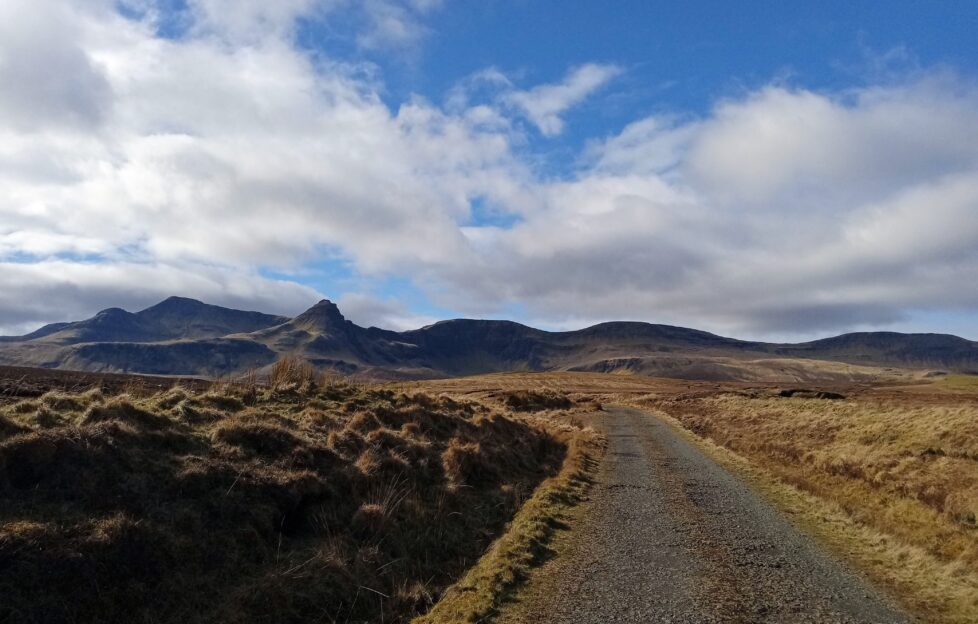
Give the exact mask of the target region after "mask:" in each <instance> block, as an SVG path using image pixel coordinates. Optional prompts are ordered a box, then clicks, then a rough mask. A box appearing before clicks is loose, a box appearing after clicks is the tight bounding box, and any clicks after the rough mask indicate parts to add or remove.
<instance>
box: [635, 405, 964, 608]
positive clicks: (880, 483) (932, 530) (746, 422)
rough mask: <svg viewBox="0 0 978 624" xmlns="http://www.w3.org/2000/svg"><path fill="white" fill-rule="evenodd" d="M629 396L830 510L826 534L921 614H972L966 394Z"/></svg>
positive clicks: (826, 536)
mask: <svg viewBox="0 0 978 624" xmlns="http://www.w3.org/2000/svg"><path fill="white" fill-rule="evenodd" d="M636 403H637V404H639V405H643V406H647V407H653V408H656V409H658V410H661V411H663V412H665V413H666V414H668V415H670V416H672V417H673V418H675V419H676V420H677V421H678V423H679V424H681V425H682V426H683V427H685V428H686V429H688V430H689V431H691V432H693V433H695V434H696V435H698V436H700V437H703V438H706V439H708V440H710V441H712V442H714V443H716V444H717V445H719V446H721V447H723V448H726V449H729V450H730V451H733V452H734V453H736V454H737V455H738V456H740V457H743V458H745V459H746V460H747V461H748V462H749V463H750V464H751V465H752V466H756V467H758V468H760V469H762V470H763V471H765V472H766V473H768V474H770V475H772V476H774V477H775V478H777V479H778V480H779V481H780V482H782V483H784V484H787V485H788V486H791V487H793V488H796V489H797V490H799V491H800V492H801V495H803V496H806V497H810V498H811V499H812V500H816V501H821V506H822V508H823V510H824V513H825V514H828V515H832V514H836V516H837V517H835V519H834V520H831V521H825V522H821V523H820V527H821V528H820V529H819V531H820V532H821V533H822V534H823V536H824V537H825V538H826V539H827V541H829V542H830V543H834V544H836V545H837V546H838V547H839V548H840V549H842V550H845V551H847V552H848V554H850V555H851V556H853V557H855V559H856V561H857V563H860V564H862V566H863V567H864V568H865V569H867V571H868V572H869V573H870V574H871V575H872V576H873V577H874V578H875V579H876V580H877V581H879V582H881V583H883V584H884V585H887V586H889V587H890V588H891V589H893V590H894V593H895V595H897V596H899V597H900V598H901V599H902V600H903V601H904V602H905V604H907V605H908V606H909V607H910V608H911V609H913V610H914V611H916V612H918V613H920V614H922V615H923V616H924V617H925V618H926V619H927V621H933V622H974V621H978V527H976V520H975V518H976V515H978V408H976V406H975V405H974V404H973V403H968V402H962V403H955V402H954V400H953V399H942V400H941V401H939V402H936V403H935V401H934V400H932V399H931V400H926V401H924V400H920V401H918V402H914V400H912V399H907V400H902V401H899V400H895V399H872V398H860V399H849V400H837V401H825V400H812V399H797V398H790V399H788V398H771V397H764V396H758V397H755V398H750V397H747V396H742V395H735V394H724V395H720V396H702V397H695V398H690V397H680V398H663V397H648V398H646V399H644V400H642V399H640V400H638V401H636ZM796 498H798V497H796ZM782 499H784V497H783V496H782ZM799 500H800V498H799ZM802 508H805V509H808V510H809V511H808V512H806V513H809V515H813V514H812V512H811V505H808V507H805V505H802ZM814 515H815V516H818V515H819V514H817V513H816V514H814ZM826 527H829V528H828V529H827V528H826Z"/></svg>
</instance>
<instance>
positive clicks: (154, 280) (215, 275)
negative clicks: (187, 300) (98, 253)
mask: <svg viewBox="0 0 978 624" xmlns="http://www.w3.org/2000/svg"><path fill="white" fill-rule="evenodd" d="M0 292H4V293H16V295H17V296H15V297H3V298H2V300H0V334H9V335H20V334H23V333H26V332H28V331H32V330H34V329H36V328H37V327H38V326H39V325H41V324H44V323H54V322H59V321H73V320H81V319H84V318H88V317H89V316H91V315H92V314H93V313H94V312H96V311H98V310H101V309H103V308H105V307H109V306H111V307H120V308H124V309H127V310H129V311H136V310H141V309H143V308H146V307H148V306H150V305H153V304H155V303H158V302H160V301H161V300H163V299H165V298H166V297H168V296H170V295H173V294H180V295H182V296H185V297H193V298H196V299H200V300H202V301H206V302H208V303H213V304H215V305H224V306H227V307H232V308H238V309H248V310H258V311H261V312H269V313H277V314H283V315H295V314H298V313H299V312H301V311H302V310H304V309H306V308H308V307H309V306H311V305H312V304H314V303H315V302H316V301H318V300H319V299H320V298H321V295H320V294H319V293H317V292H316V291H315V290H313V289H312V288H308V287H305V286H301V285H299V284H295V283H292V282H286V281H281V280H272V279H267V278H264V277H261V276H259V275H256V274H254V273H250V272H247V271H238V270H227V269H217V268H208V267H201V266H199V265H195V266H175V265H165V264H159V263H152V264H144V263H125V262H119V263H107V264H95V263H83V262H72V261H63V260H45V261H40V262H35V263H29V264H25V263H15V262H0Z"/></svg>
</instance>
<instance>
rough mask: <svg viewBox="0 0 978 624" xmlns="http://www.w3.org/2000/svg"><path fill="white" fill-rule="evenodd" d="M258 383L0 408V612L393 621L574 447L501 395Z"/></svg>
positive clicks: (314, 379)
mask: <svg viewBox="0 0 978 624" xmlns="http://www.w3.org/2000/svg"><path fill="white" fill-rule="evenodd" d="M272 377H273V379H272V380H271V382H272V383H270V384H269V385H260V384H258V383H257V382H255V381H250V382H249V381H247V380H245V381H237V382H228V383H222V384H215V385H213V386H212V387H211V388H210V389H209V390H192V389H188V388H179V387H177V388H172V389H169V390H166V391H163V392H157V393H155V394H149V393H142V394H137V393H135V391H134V393H133V394H111V393H105V394H103V393H101V392H97V391H92V392H87V393H80V394H74V393H64V392H59V393H49V394H45V395H43V396H40V397H38V398H36V399H28V400H23V401H19V402H16V403H10V404H8V405H5V406H3V407H2V408H0V561H3V562H4V573H3V574H2V575H0V596H3V600H0V621H21V622H45V621H154V622H176V621H179V622H181V623H187V624H190V623H196V622H209V621H222V622H255V621H274V622H306V621H321V622H347V621H349V622H357V621H360V622H363V621H370V622H406V621H408V620H409V619H410V618H411V617H413V616H415V615H417V614H419V613H422V612H424V611H425V610H426V609H428V608H429V607H430V606H431V604H433V603H434V601H435V600H436V599H437V598H438V597H439V596H440V595H441V594H442V592H443V590H444V589H445V588H446V587H448V586H449V585H450V584H451V583H453V582H454V581H456V580H457V579H458V578H459V577H460V576H461V574H462V573H463V572H464V571H465V570H466V569H468V568H469V567H470V566H471V565H472V564H473V563H474V562H475V561H477V560H478V559H479V558H480V557H481V556H482V555H483V554H484V553H485V550H486V548H488V546H489V545H490V544H491V543H492V541H493V540H494V539H495V538H496V537H498V536H499V535H500V534H501V533H502V531H503V530H504V528H505V526H506V523H507V522H509V521H510V520H511V519H512V517H513V514H514V513H515V512H516V510H517V509H519V507H520V506H521V505H522V504H523V502H524V501H525V500H526V498H527V496H529V494H530V493H531V492H533V491H534V489H535V488H536V486H537V485H538V484H539V483H540V482H542V481H544V480H545V479H547V478H548V477H551V476H553V475H555V474H557V472H558V471H560V470H561V466H562V465H564V464H563V458H564V456H565V453H566V450H567V448H568V447H569V446H571V445H572V443H573V442H574V439H575V438H573V436H565V435H564V434H560V433H559V432H558V433H555V432H554V431H553V429H552V427H551V426H550V425H549V424H548V423H546V422H544V420H543V419H542V418H541V417H539V416H525V417H514V416H513V415H512V414H510V413H508V412H507V411H506V410H505V409H504V408H503V406H502V404H501V403H500V402H499V401H491V402H478V401H472V400H460V399H456V398H452V397H450V396H445V395H437V394H434V393H425V392H417V391H416V390H415V391H410V389H409V388H405V390H408V391H407V392H394V391H392V390H391V389H389V388H382V387H365V386H357V385H350V384H345V383H342V382H339V381H337V380H335V379H323V378H322V377H320V376H318V375H316V374H314V372H313V371H311V370H310V369H309V368H308V367H305V366H304V365H302V364H301V363H297V362H292V363H287V364H282V365H281V366H280V367H279V368H278V370H277V371H274V370H273V375H272ZM562 436H563V437H562ZM564 469H565V470H566V467H565V468H564ZM548 483H549V482H548Z"/></svg>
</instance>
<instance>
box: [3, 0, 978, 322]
mask: <svg viewBox="0 0 978 624" xmlns="http://www.w3.org/2000/svg"><path fill="white" fill-rule="evenodd" d="M975 32H978V4H976V3H974V2H964V1H961V2H956V1H951V0H949V1H945V2H933V3H922V2H915V1H910V0H894V1H892V2H886V3H880V2H870V1H868V0H865V1H862V0H855V1H853V0H848V1H845V2H842V1H838V2H836V1H831V0H827V1H824V2H817V3H785V2H767V1H758V2H730V1H704V0H699V1H690V2H683V3H675V2H670V3H666V2H651V1H647V0H646V1H638V0H619V1H617V2H614V3H608V2H598V1H596V0H595V1H590V0H577V1H574V2H568V1H567V0H563V1H557V0H484V1H480V2H474V1H473V2H467V1H463V0H360V1H355V0H279V1H276V2H265V1H264V0H118V1H111V0H73V1H71V2H65V1H64V0H0V295H2V296H0V334H20V333H24V332H27V331H30V330H33V329H36V328H37V327H39V326H41V325H43V324H45V323H50V322H56V321H64V320H77V319H81V318H86V317H88V316H91V315H92V314H93V313H95V312H97V311H98V310H100V309H103V308H106V307H122V308H125V309H129V310H138V309H141V308H143V307H146V306H149V305H152V304H153V303H155V302H157V301H159V300H161V299H163V298H165V297H167V296H170V295H181V296H188V297H195V298H198V299H201V300H204V301H207V302H210V303H215V304H219V305H226V306H231V307H237V308H244V309H257V310H261V311H266V312H274V313H280V314H290V315H291V314H297V313H299V312H301V311H302V310H304V309H306V308H308V307H309V306H311V305H312V304H314V303H315V302H316V301H318V300H319V299H321V298H329V299H331V300H333V301H336V302H337V303H338V304H339V306H340V308H341V310H342V311H343V312H344V313H345V314H346V316H347V317H348V318H350V319H351V320H353V321H355V322H357V323H359V324H361V325H376V326H380V327H387V328H392V329H407V328H414V327H419V326H422V325H425V324H427V323H430V322H433V321H435V320H439V319H444V318H455V317H470V318H509V319H513V320H517V321H520V322H524V323H527V324H530V325H534V326H537V327H541V328H545V329H555V330H557V329H573V328H579V327H584V326H587V325H591V324H594V323H597V322H602V321H607V320H640V321H649V322H656V323H667V324H673V325H681V326H687V327H696V328H699V329H704V330H708V331H713V332H716V333H720V334H724V335H729V336H736V337H742V338H754V339H768V340H805V339H810V338H815V337H821V336H827V335H833V334H838V333H843V332H847V331H863V330H894V331H927V332H931V331H932V332H948V333H955V334H958V335H962V336H965V337H968V338H971V339H978V288H976V285H978V76H976V68H978V38H976V37H975V36H974V33H975Z"/></svg>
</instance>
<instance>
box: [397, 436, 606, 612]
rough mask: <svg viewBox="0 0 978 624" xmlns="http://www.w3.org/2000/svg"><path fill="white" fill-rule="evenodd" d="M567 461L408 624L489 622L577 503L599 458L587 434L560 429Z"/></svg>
mask: <svg viewBox="0 0 978 624" xmlns="http://www.w3.org/2000/svg"><path fill="white" fill-rule="evenodd" d="M558 435H560V436H561V437H562V438H564V439H565V440H566V444H567V456H566V458H565V459H564V464H563V466H562V468H561V471H560V473H559V474H557V475H556V476H554V477H552V478H550V479H547V480H546V481H544V482H543V483H542V484H541V485H540V487H539V488H538V489H537V491H536V492H535V493H534V494H533V496H532V497H531V498H530V499H529V500H528V501H527V502H526V503H525V504H524V505H523V506H522V508H521V509H520V511H519V512H517V514H516V517H515V518H513V522H512V523H511V525H510V526H509V528H508V529H507V531H506V533H505V535H503V536H502V537H501V538H499V539H498V540H497V541H496V542H495V543H494V544H493V545H492V548H490V549H489V551H488V552H487V553H486V554H485V556H483V557H482V559H480V560H479V562H478V563H477V564H476V565H475V566H473V568H472V569H471V570H469V572H468V573H466V575H465V576H464V577H463V578H462V579H461V580H460V581H459V582H458V583H457V584H455V585H454V586H452V587H451V588H450V589H449V590H448V592H446V594H445V596H444V597H443V598H442V599H441V600H440V601H439V602H438V603H437V604H436V605H435V607H434V608H433V609H432V610H431V612H429V613H427V614H425V615H423V616H419V617H418V618H416V619H415V620H414V623H413V624H462V623H466V624H468V623H474V622H484V621H487V620H490V619H491V618H492V616H493V615H494V614H495V613H496V612H497V611H498V609H499V608H500V607H501V606H502V605H503V604H504V603H505V602H506V601H507V599H508V598H509V597H510V596H511V595H512V593H513V592H514V591H515V590H516V589H517V588H518V587H519V586H520V585H521V584H522V583H523V582H525V581H526V580H527V578H528V577H529V575H530V573H531V571H532V569H533V568H534V567H536V566H538V565H540V564H541V563H542V562H543V561H544V560H545V558H546V557H547V556H548V555H549V553H550V549H549V547H548V544H549V543H550V541H551V539H552V538H553V535H554V532H555V531H556V528H557V527H558V526H560V525H561V523H562V521H563V520H564V519H565V518H566V516H567V515H568V512H569V510H570V508H572V507H573V506H574V505H576V504H577V503H579V502H580V501H581V500H582V498H583V496H584V495H585V493H586V492H587V490H588V488H589V487H590V484H591V482H592V476H593V473H594V471H595V470H596V468H597V465H598V461H599V460H600V457H601V455H602V454H603V452H604V440H603V439H602V438H601V437H600V436H599V435H598V434H597V433H595V432H594V431H592V430H590V429H586V430H582V429H579V428H575V427H569V428H565V429H564V430H563V431H562V432H561V433H559V434H558Z"/></svg>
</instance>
